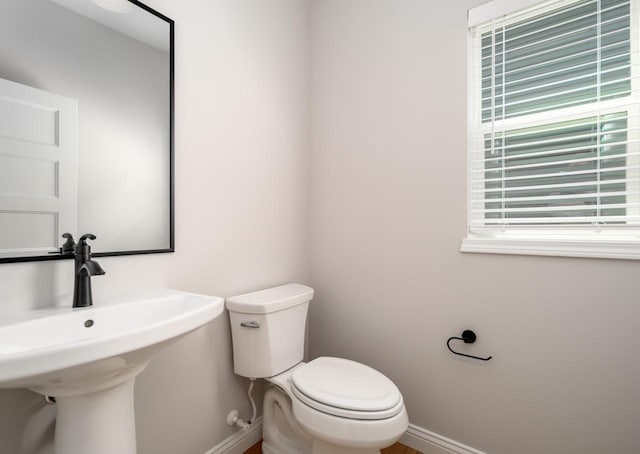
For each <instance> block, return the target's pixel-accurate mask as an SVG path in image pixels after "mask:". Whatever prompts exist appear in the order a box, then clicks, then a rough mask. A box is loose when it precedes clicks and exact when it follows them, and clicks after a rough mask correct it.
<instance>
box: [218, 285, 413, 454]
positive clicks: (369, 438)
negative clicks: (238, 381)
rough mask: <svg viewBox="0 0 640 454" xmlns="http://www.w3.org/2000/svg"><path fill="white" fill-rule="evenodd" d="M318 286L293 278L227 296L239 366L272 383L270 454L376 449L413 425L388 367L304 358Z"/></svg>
mask: <svg viewBox="0 0 640 454" xmlns="http://www.w3.org/2000/svg"><path fill="white" fill-rule="evenodd" d="M312 297H313V289H311V288H309V287H306V286H303V285H299V284H288V285H284V286H281V287H276V288H273V289H267V290H263V291H259V292H254V293H249V294H245V295H240V296H236V297H232V298H228V299H227V308H228V310H229V315H230V319H231V329H232V336H233V353H234V370H235V372H236V374H238V375H241V376H244V377H248V378H251V379H255V378H265V379H266V380H267V381H268V382H270V383H271V386H270V387H269V389H267V392H266V393H265V401H264V406H263V407H264V409H263V411H264V421H263V452H264V453H265V454H329V453H332V454H373V453H379V452H380V449H381V448H384V447H386V446H389V445H391V444H393V443H394V442H396V441H397V440H398V439H399V438H400V437H401V436H402V434H403V433H404V432H405V430H406V429H407V427H408V416H407V411H406V409H405V406H404V402H403V399H402V394H401V393H400V391H399V390H398V388H397V387H396V385H395V384H394V383H393V382H392V381H391V380H389V379H388V378H387V377H386V376H384V375H383V374H382V373H380V372H378V371H376V370H375V369H373V368H371V367H368V366H366V365H364V364H361V363H358V362H355V361H351V360H348V359H343V358H333V357H319V358H316V359H314V360H313V361H310V362H309V363H304V362H302V356H303V346H304V332H305V326H306V315H307V309H308V305H309V302H310V301H311V299H312Z"/></svg>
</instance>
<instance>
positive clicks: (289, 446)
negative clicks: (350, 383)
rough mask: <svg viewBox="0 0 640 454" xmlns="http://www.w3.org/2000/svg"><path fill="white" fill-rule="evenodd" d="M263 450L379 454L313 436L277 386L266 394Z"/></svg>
mask: <svg viewBox="0 0 640 454" xmlns="http://www.w3.org/2000/svg"><path fill="white" fill-rule="evenodd" d="M263 409H264V423H263V427H262V438H263V442H262V452H263V454H380V450H379V449H375V448H353V447H344V446H337V445H334V444H331V443H326V442H324V441H322V440H320V439H317V438H313V437H311V435H309V434H308V433H307V432H306V431H305V430H304V429H303V428H302V427H301V426H300V424H299V423H298V422H297V420H296V419H295V417H294V415H293V410H292V407H291V398H290V397H289V396H288V395H287V394H286V393H285V392H284V391H283V390H281V389H280V388H278V387H277V386H270V387H269V388H268V389H267V391H266V392H265V395H264V405H263Z"/></svg>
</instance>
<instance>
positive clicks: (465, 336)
mask: <svg viewBox="0 0 640 454" xmlns="http://www.w3.org/2000/svg"><path fill="white" fill-rule="evenodd" d="M454 339H456V340H461V341H463V342H464V343H465V344H473V343H474V342H475V341H476V333H474V332H473V331H471V330H470V329H466V330H464V331H463V332H462V337H456V336H453V337H450V338H449V340H447V348H448V349H449V351H450V352H451V353H454V354H456V355H460V356H466V357H467V358H473V359H479V360H480V361H489V360H490V359H491V358H493V356H489V357H487V358H480V357H479V356H473V355H466V354H464V353H458V352H457V351H454V350H453V349H452V348H451V345H449V344H450V343H451V341H452V340H454Z"/></svg>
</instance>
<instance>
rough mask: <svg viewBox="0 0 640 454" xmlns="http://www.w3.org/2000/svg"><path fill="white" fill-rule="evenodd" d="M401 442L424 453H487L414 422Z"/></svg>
mask: <svg viewBox="0 0 640 454" xmlns="http://www.w3.org/2000/svg"><path fill="white" fill-rule="evenodd" d="M400 443H402V444H403V445H407V446H409V447H410V448H413V449H416V450H418V451H420V452H423V453H424V454H485V453H484V452H482V451H478V450H477V449H474V448H472V447H471V446H467V445H464V444H462V443H459V442H457V441H455V440H452V439H450V438H447V437H444V436H442V435H440V434H437V433H435V432H431V431H430V430H427V429H423V428H422V427H418V426H416V425H413V424H409V428H408V429H407V431H406V432H405V433H404V435H403V436H402V437H401V438H400Z"/></svg>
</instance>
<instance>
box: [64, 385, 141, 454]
mask: <svg viewBox="0 0 640 454" xmlns="http://www.w3.org/2000/svg"><path fill="white" fill-rule="evenodd" d="M134 382H135V377H134V378H131V379H129V380H127V381H126V382H124V383H121V384H119V385H116V386H114V387H112V388H108V389H104V390H102V391H97V392H94V393H90V394H83V395H79V396H68V397H58V398H56V406H57V408H58V415H57V418H56V432H55V444H54V446H55V450H54V452H55V454H87V453H91V454H114V453H118V454H136V421H135V413H134V409H133V384H134Z"/></svg>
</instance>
